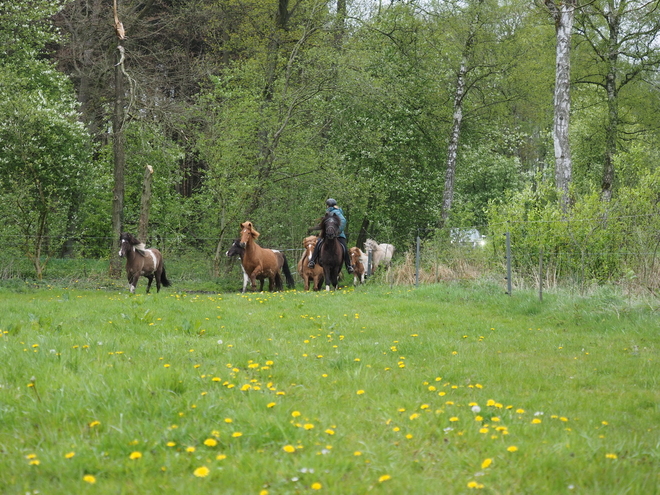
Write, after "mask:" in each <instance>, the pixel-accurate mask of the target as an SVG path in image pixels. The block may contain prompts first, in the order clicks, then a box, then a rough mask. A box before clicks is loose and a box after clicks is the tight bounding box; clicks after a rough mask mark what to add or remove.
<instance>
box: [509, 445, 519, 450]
mask: <svg viewBox="0 0 660 495" xmlns="http://www.w3.org/2000/svg"><path fill="white" fill-rule="evenodd" d="M506 450H507V451H509V452H517V451H518V447H516V446H515V445H511V446H509V447H507V448H506Z"/></svg>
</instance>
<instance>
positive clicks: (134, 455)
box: [128, 451, 142, 460]
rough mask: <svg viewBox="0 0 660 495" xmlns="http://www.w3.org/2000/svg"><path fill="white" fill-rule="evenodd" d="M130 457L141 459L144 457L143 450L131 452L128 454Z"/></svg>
mask: <svg viewBox="0 0 660 495" xmlns="http://www.w3.org/2000/svg"><path fill="white" fill-rule="evenodd" d="M128 458H129V459H133V460H135V459H141V458H142V452H138V451H135V452H131V453H130V455H129V456H128Z"/></svg>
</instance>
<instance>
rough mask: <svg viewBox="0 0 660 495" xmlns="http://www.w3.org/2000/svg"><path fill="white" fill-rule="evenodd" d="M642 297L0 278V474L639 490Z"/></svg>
mask: <svg viewBox="0 0 660 495" xmlns="http://www.w3.org/2000/svg"><path fill="white" fill-rule="evenodd" d="M657 311H658V308H657V305H653V304H634V305H633V304H631V303H630V302H629V301H627V300H625V299H621V298H620V297H618V296H617V295H616V294H615V293H613V292H612V291H608V290H605V289H603V290H602V291H601V292H599V293H597V294H594V295H593V296H592V297H590V298H589V299H586V298H585V299H582V298H577V297H575V296H571V297H567V296H562V295H560V294H548V295H546V296H545V298H544V301H543V302H542V303H541V302H539V301H538V300H537V298H536V296H535V295H534V294H532V293H528V294H526V293H517V294H516V295H515V297H506V296H503V295H502V293H501V288H499V287H491V286H488V285H481V286H479V285H478V284H473V285H471V286H465V285H460V284H451V285H433V286H424V287H421V288H419V289H413V288H410V287H394V288H393V289H390V288H389V287H379V286H376V285H371V286H366V287H363V288H360V289H358V290H353V289H347V290H341V291H338V292H336V293H317V294H315V293H312V294H310V293H301V292H295V291H291V292H285V293H277V294H248V295H239V294H186V293H182V292H172V291H170V292H166V291H162V292H161V293H160V294H158V295H156V294H152V295H150V296H145V295H144V294H139V295H136V296H131V295H129V294H127V293H126V291H125V290H96V291H93V290H77V289H71V288H69V289H64V288H40V289H38V290H35V289H32V288H30V287H27V288H25V289H24V290H21V291H16V290H8V289H2V290H0V329H1V330H2V342H1V343H0V359H1V362H2V363H3V366H2V367H1V368H0V392H1V393H2V397H3V400H2V404H1V406H0V407H1V408H2V421H1V422H0V451H1V452H0V455H1V456H2V460H3V469H2V470H0V491H1V492H2V493H17V494H18V493H26V492H33V491H35V490H37V491H39V492H40V493H86V492H87V493H157V492H158V493H223V494H224V493H236V494H247V493H254V494H259V493H268V494H285V493H315V492H318V493H333V494H347V493H351V494H353V493H355V494H359V493H366V492H369V491H374V492H377V493H392V494H395V493H405V492H410V493H428V494H435V493H441V492H442V493H467V492H471V491H481V492H482V493H560V492H561V493H565V492H570V493H617V494H619V493H657V491H658V488H657V487H658V485H659V484H660V477H659V475H658V472H660V470H659V469H658V467H659V462H660V446H659V445H658V440H657V438H658V437H659V436H660V435H659V429H660V427H659V426H658V425H659V424H660V405H659V404H660V401H659V396H658V382H659V378H660V366H658V360H659V358H660V356H659V355H658V344H659V340H660V337H659V336H658V330H660V328H659V327H660V325H659V324H658V315H657Z"/></svg>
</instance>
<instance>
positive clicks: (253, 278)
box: [239, 221, 296, 291]
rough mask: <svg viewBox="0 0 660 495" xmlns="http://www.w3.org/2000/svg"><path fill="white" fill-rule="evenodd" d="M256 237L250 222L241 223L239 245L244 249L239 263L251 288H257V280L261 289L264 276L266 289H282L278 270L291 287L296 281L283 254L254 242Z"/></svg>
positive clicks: (257, 234) (256, 233)
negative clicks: (266, 280) (266, 284)
mask: <svg viewBox="0 0 660 495" xmlns="http://www.w3.org/2000/svg"><path fill="white" fill-rule="evenodd" d="M258 237H259V232H257V231H256V230H255V228H254V226H253V225H252V222H250V221H247V222H243V223H242V224H241V237H240V242H239V245H240V247H242V248H243V249H244V250H245V252H244V253H243V255H242V256H241V263H242V265H243V270H245V273H246V274H247V276H248V278H249V279H250V282H251V286H252V290H256V289H257V280H260V281H261V288H262V289H263V281H264V280H265V279H266V278H267V279H268V290H270V291H274V290H282V288H283V287H282V285H283V284H282V276H281V275H280V270H282V271H283V272H284V275H285V277H286V282H287V285H288V287H289V288H290V289H293V288H294V287H295V286H296V282H295V281H294V280H293V276H292V275H291V271H290V270H289V264H288V263H287V260H286V257H285V256H284V254H283V253H281V252H280V251H276V250H274V249H265V248H262V247H261V246H259V244H257V242H256V240H257V238H258Z"/></svg>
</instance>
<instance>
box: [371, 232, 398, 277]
mask: <svg viewBox="0 0 660 495" xmlns="http://www.w3.org/2000/svg"><path fill="white" fill-rule="evenodd" d="M364 250H365V251H366V252H367V253H369V251H371V272H370V273H372V274H373V273H374V272H375V271H376V268H378V265H380V264H381V263H389V262H390V261H391V260H392V254H394V246H392V244H385V243H383V244H378V243H377V242H376V241H374V240H373V239H367V240H366V241H364Z"/></svg>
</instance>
